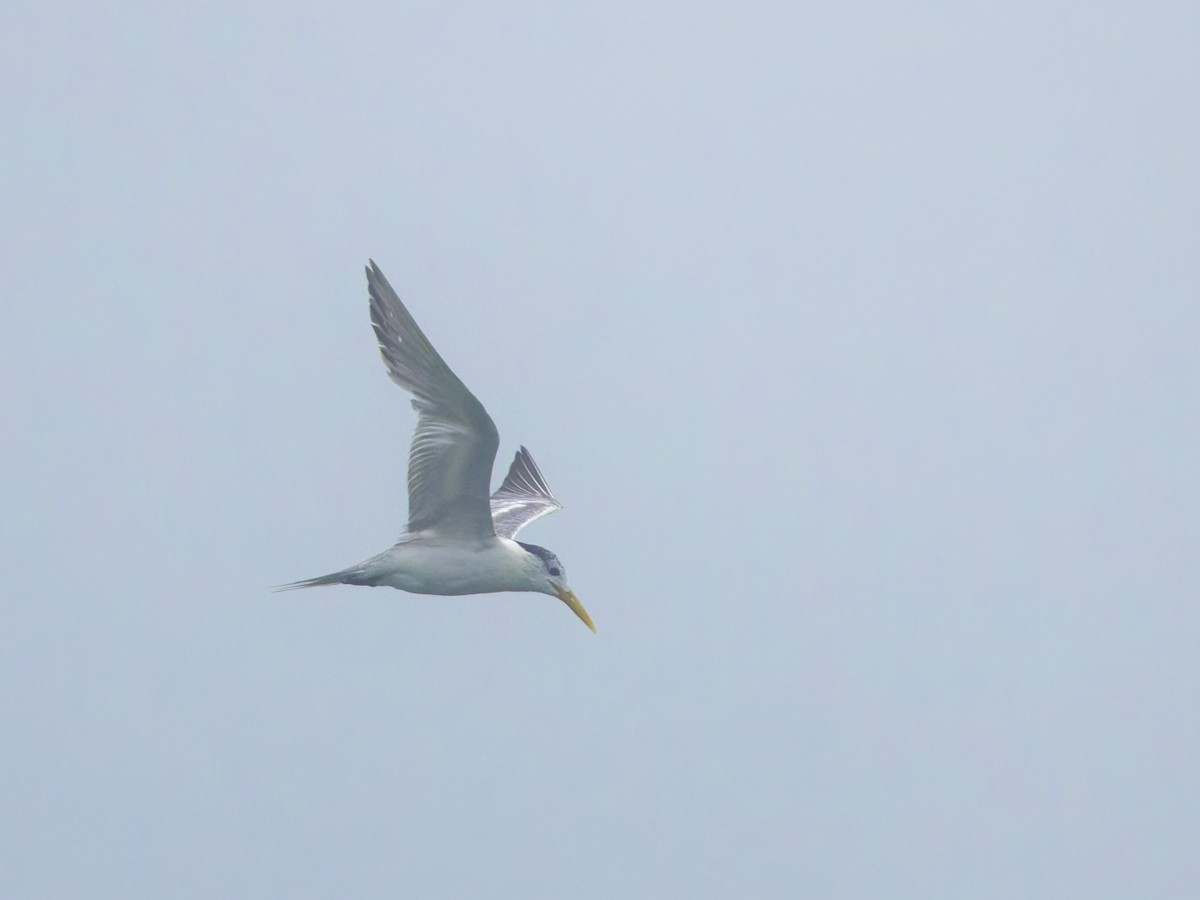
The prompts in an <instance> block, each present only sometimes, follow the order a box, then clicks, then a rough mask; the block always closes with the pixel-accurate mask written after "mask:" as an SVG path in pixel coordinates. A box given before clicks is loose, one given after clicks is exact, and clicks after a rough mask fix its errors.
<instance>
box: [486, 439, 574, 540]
mask: <svg viewBox="0 0 1200 900" xmlns="http://www.w3.org/2000/svg"><path fill="white" fill-rule="evenodd" d="M556 509H562V504H561V503H559V502H558V501H557V500H555V499H554V495H553V494H552V493H550V485H548V484H546V479H545V478H543V477H542V473H541V472H540V471H539V470H538V467H537V463H535V462H534V461H533V457H532V456H530V455H529V451H528V450H526V449H525V448H524V447H522V448H521V449H520V450H518V451H517V456H516V459H514V460H513V461H512V465H511V466H509V467H508V474H507V475H505V476H504V483H503V484H501V485H500V487H499V488H498V489H497V490H496V493H494V494H492V524H493V526H494V527H495V529H496V534H498V535H500V537H505V538H513V537H515V536H516V534H517V532H518V531H520V530H521V529H522V528H524V527H525V526H526V525H528V524H529V523H530V522H532V521H533V520H534V519H537V518H540V517H541V516H544V515H547V514H549V513H552V512H554V511H555V510H556Z"/></svg>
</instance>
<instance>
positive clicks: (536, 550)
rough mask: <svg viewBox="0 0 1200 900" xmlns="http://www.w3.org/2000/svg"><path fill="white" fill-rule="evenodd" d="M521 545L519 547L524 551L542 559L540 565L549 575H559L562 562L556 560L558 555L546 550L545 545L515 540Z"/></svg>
mask: <svg viewBox="0 0 1200 900" xmlns="http://www.w3.org/2000/svg"><path fill="white" fill-rule="evenodd" d="M517 543H518V544H520V545H521V549H522V550H524V551H525V552H526V553H532V554H533V555H534V556H536V557H537V558H538V559H540V560H541V561H542V565H543V566H545V567H546V571H547V572H549V573H550V574H551V575H555V576H557V575H560V574H561V573H562V563H560V562H559V561H558V557H557V556H555V555H554V554H553V553H551V552H550V551H549V550H547V549H546V548H545V547H539V546H538V545H537V544H526V543H525V542H524V541H517Z"/></svg>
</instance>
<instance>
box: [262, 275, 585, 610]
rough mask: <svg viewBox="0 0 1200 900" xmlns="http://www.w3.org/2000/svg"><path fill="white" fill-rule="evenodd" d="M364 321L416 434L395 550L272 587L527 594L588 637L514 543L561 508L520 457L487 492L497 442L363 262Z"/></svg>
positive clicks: (560, 571) (476, 405) (537, 557)
mask: <svg viewBox="0 0 1200 900" xmlns="http://www.w3.org/2000/svg"><path fill="white" fill-rule="evenodd" d="M367 290H368V292H369V294H370V296H371V325H372V326H373V327H374V329H375V336H376V337H377V338H378V339H379V351H380V353H382V354H383V361H384V364H385V365H386V366H387V371H388V375H389V376H390V377H391V379H392V381H394V382H396V384H398V385H400V387H402V388H404V390H406V391H408V392H409V393H410V394H412V396H413V401H412V405H413V408H414V409H415V410H416V411H417V430H416V433H415V434H414V435H413V442H412V447H411V449H410V450H409V454H408V527H407V528H406V529H405V531H404V533H403V534H402V535H400V538H399V540H398V541H397V542H396V544H395V545H394V546H393V547H391V548H390V549H388V550H385V551H383V552H382V553H380V554H378V555H376V556H372V557H371V558H370V559H368V560H365V561H364V562H361V563H359V564H358V565H356V566H350V567H349V568H347V569H342V570H341V571H339V572H333V573H331V574H329V575H321V576H319V577H317V578H309V579H307V580H305V581H296V582H293V583H292V584H285V585H281V586H280V587H279V588H278V589H279V590H293V589H295V588H308V587H319V586H321V585H331V584H363V585H370V586H372V587H379V586H387V587H394V588H399V589H400V590H402V591H409V592H411V593H414V594H439V595H443V596H450V595H457V594H491V593H496V592H499V591H536V592H538V593H542V594H549V595H550V596H552V597H557V598H558V599H559V600H561V601H562V602H563V603H565V604H566V605H567V606H568V607H569V608H570V610H571V612H573V613H575V615H577V616H579V618H580V619H582V620H583V623H584V624H585V625H587V627H588V628H590V629H591V630H592V631H593V632H594V631H595V630H596V626H595V625H594V624H592V617H591V616H589V615H588V612H587V610H586V609H584V608H583V604H582V603H580V602H579V598H578V597H576V596H575V593H574V591H572V590H571V589H570V588H569V587H568V586H567V572H566V569H565V568H563V564H562V563H561V562H560V561H559V559H558V557H557V556H555V555H554V554H553V553H552V552H550V551H549V550H547V549H546V548H545V547H539V546H537V545H536V544H526V543H523V542H521V541H518V540H514V538H516V536H517V532H519V531H520V530H521V529H522V528H523V527H525V526H526V525H528V524H529V523H530V522H532V521H533V520H534V519H537V518H540V517H541V516H544V515H547V514H549V513H552V512H554V511H555V510H558V509H562V504H561V503H559V502H558V501H557V500H556V499H554V495H553V494H552V493H551V492H550V487H549V485H547V484H546V479H545V478H543V477H542V473H541V471H540V470H539V469H538V467H537V464H536V463H535V462H534V461H533V457H532V456H531V455H530V454H529V451H528V450H526V449H525V448H524V447H521V449H520V450H518V451H517V455H516V458H515V459H513V462H512V465H511V466H510V467H509V470H508V475H507V476H505V478H504V481H503V482H502V483H501V485H500V487H499V488H498V489H497V490H496V492H495V493H494V494H491V495H490V496H489V495H488V489H489V486H490V484H491V478H492V464H493V462H494V461H495V459H496V449H497V448H498V446H499V444H500V436H499V433H498V432H497V431H496V425H495V423H494V422H493V421H492V417H491V416H489V415H488V413H487V410H486V409H484V408H483V404H482V403H480V402H479V401H478V400H477V399H475V395H474V394H472V393H471V392H470V391H469V390H467V387H466V385H464V384H463V383H462V381H460V380H459V378H458V376H457V375H455V374H454V372H452V371H451V370H450V367H449V366H448V365H446V363H445V361H444V360H443V359H442V357H441V356H440V355H439V354H438V352H437V351H436V350H434V349H433V345H432V344H431V343H429V339H428V338H426V337H425V335H424V333H423V332H422V331H421V329H420V328H419V327H417V323H416V321H415V320H414V319H413V317H412V315H411V314H410V313H409V311H408V310H407V309H406V308H405V306H404V304H403V303H402V302H401V301H400V297H399V296H398V295H397V294H396V292H395V291H394V290H393V289H392V286H391V285H390V284H388V280H387V279H386V278H385V277H384V276H383V272H381V271H380V269H379V267H378V266H377V265H375V261H374V260H370V264H369V265H368V266H367Z"/></svg>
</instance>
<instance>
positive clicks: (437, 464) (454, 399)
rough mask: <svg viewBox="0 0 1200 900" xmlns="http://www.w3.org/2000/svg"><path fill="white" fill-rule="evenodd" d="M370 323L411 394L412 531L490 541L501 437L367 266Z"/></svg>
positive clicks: (373, 269)
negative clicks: (413, 426)
mask: <svg viewBox="0 0 1200 900" xmlns="http://www.w3.org/2000/svg"><path fill="white" fill-rule="evenodd" d="M367 287H368V289H369V291H370V294H371V324H372V325H373V326H374V327H375V335H376V337H378V338H379V352H380V353H382V354H383V361H384V362H385V363H386V364H387V370H388V375H389V376H391V379H392V381H394V382H396V384H398V385H400V387H402V388H404V389H405V390H406V391H408V392H409V393H411V394H412V395H413V401H412V404H413V408H414V409H415V410H416V411H417V413H418V416H419V417H418V419H417V430H416V433H415V434H414V435H413V442H412V449H411V450H410V451H409V455H408V530H409V531H410V532H414V531H432V532H435V533H438V534H442V535H446V536H448V537H458V538H483V537H491V536H492V535H493V534H494V533H495V532H494V531H493V529H492V516H491V510H490V508H489V506H488V488H489V486H490V484H491V480H492V463H493V461H495V459H496V447H497V446H499V443H500V439H499V436H498V435H497V433H496V426H495V424H494V423H493V422H492V418H491V416H489V415H488V414H487V410H485V409H484V408H483V404H482V403H480V402H479V401H478V400H476V399H475V396H474V395H473V394H472V393H471V392H470V391H469V390H467V388H466V385H464V384H463V383H462V382H461V381H459V379H458V376H457V375H455V374H454V373H453V372H451V371H450V367H449V366H448V365H446V363H445V362H444V361H443V360H442V358H441V357H440V356H439V355H438V352H437V351H436V350H434V349H433V345H432V344H430V343H429V340H428V339H427V338H426V337H425V335H424V334H422V333H421V329H420V328H418V327H417V323H416V322H414V321H413V317H412V316H411V315H410V314H409V312H408V310H407V309H405V308H404V304H403V303H401V302H400V298H399V297H398V296H396V292H395V291H394V290H393V289H392V286H391V285H390V284H388V281H387V279H386V278H384V277H383V272H381V271H380V270H379V267H378V266H377V265H375V261H374V260H372V261H371V264H370V266H368V268H367Z"/></svg>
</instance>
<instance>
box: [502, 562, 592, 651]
mask: <svg viewBox="0 0 1200 900" xmlns="http://www.w3.org/2000/svg"><path fill="white" fill-rule="evenodd" d="M517 543H518V544H520V545H521V548H522V549H523V550H524V551H525V552H526V553H527V554H528V555H529V556H530V557H532V559H530V560H529V570H530V573H531V576H532V578H533V582H534V587H533V589H534V590H535V591H540V592H541V593H543V594H549V595H550V596H551V597H557V598H558V599H559V600H561V601H562V602H563V603H565V604H567V606H568V607H569V608H570V610H571V612H573V613H575V615H577V616H579V618H580V619H582V620H583V624H584V625H586V626H587V627H588V628H590V629H592V631H593V632H594V631H595V630H596V626H595V625H593V624H592V617H591V616H589V615H588V611H587V610H586V609H584V608H583V604H582V603H580V602H579V598H578V597H576V596H575V592H574V591H572V590H571V589H570V588H569V587H567V570H566V568H565V567H564V566H563V564H562V563H561V562H560V561H559V559H558V557H557V556H555V555H554V554H553V553H552V552H551V551H549V550H547V549H546V548H545V547H539V546H538V545H537V544H526V543H523V542H522V541H517Z"/></svg>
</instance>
